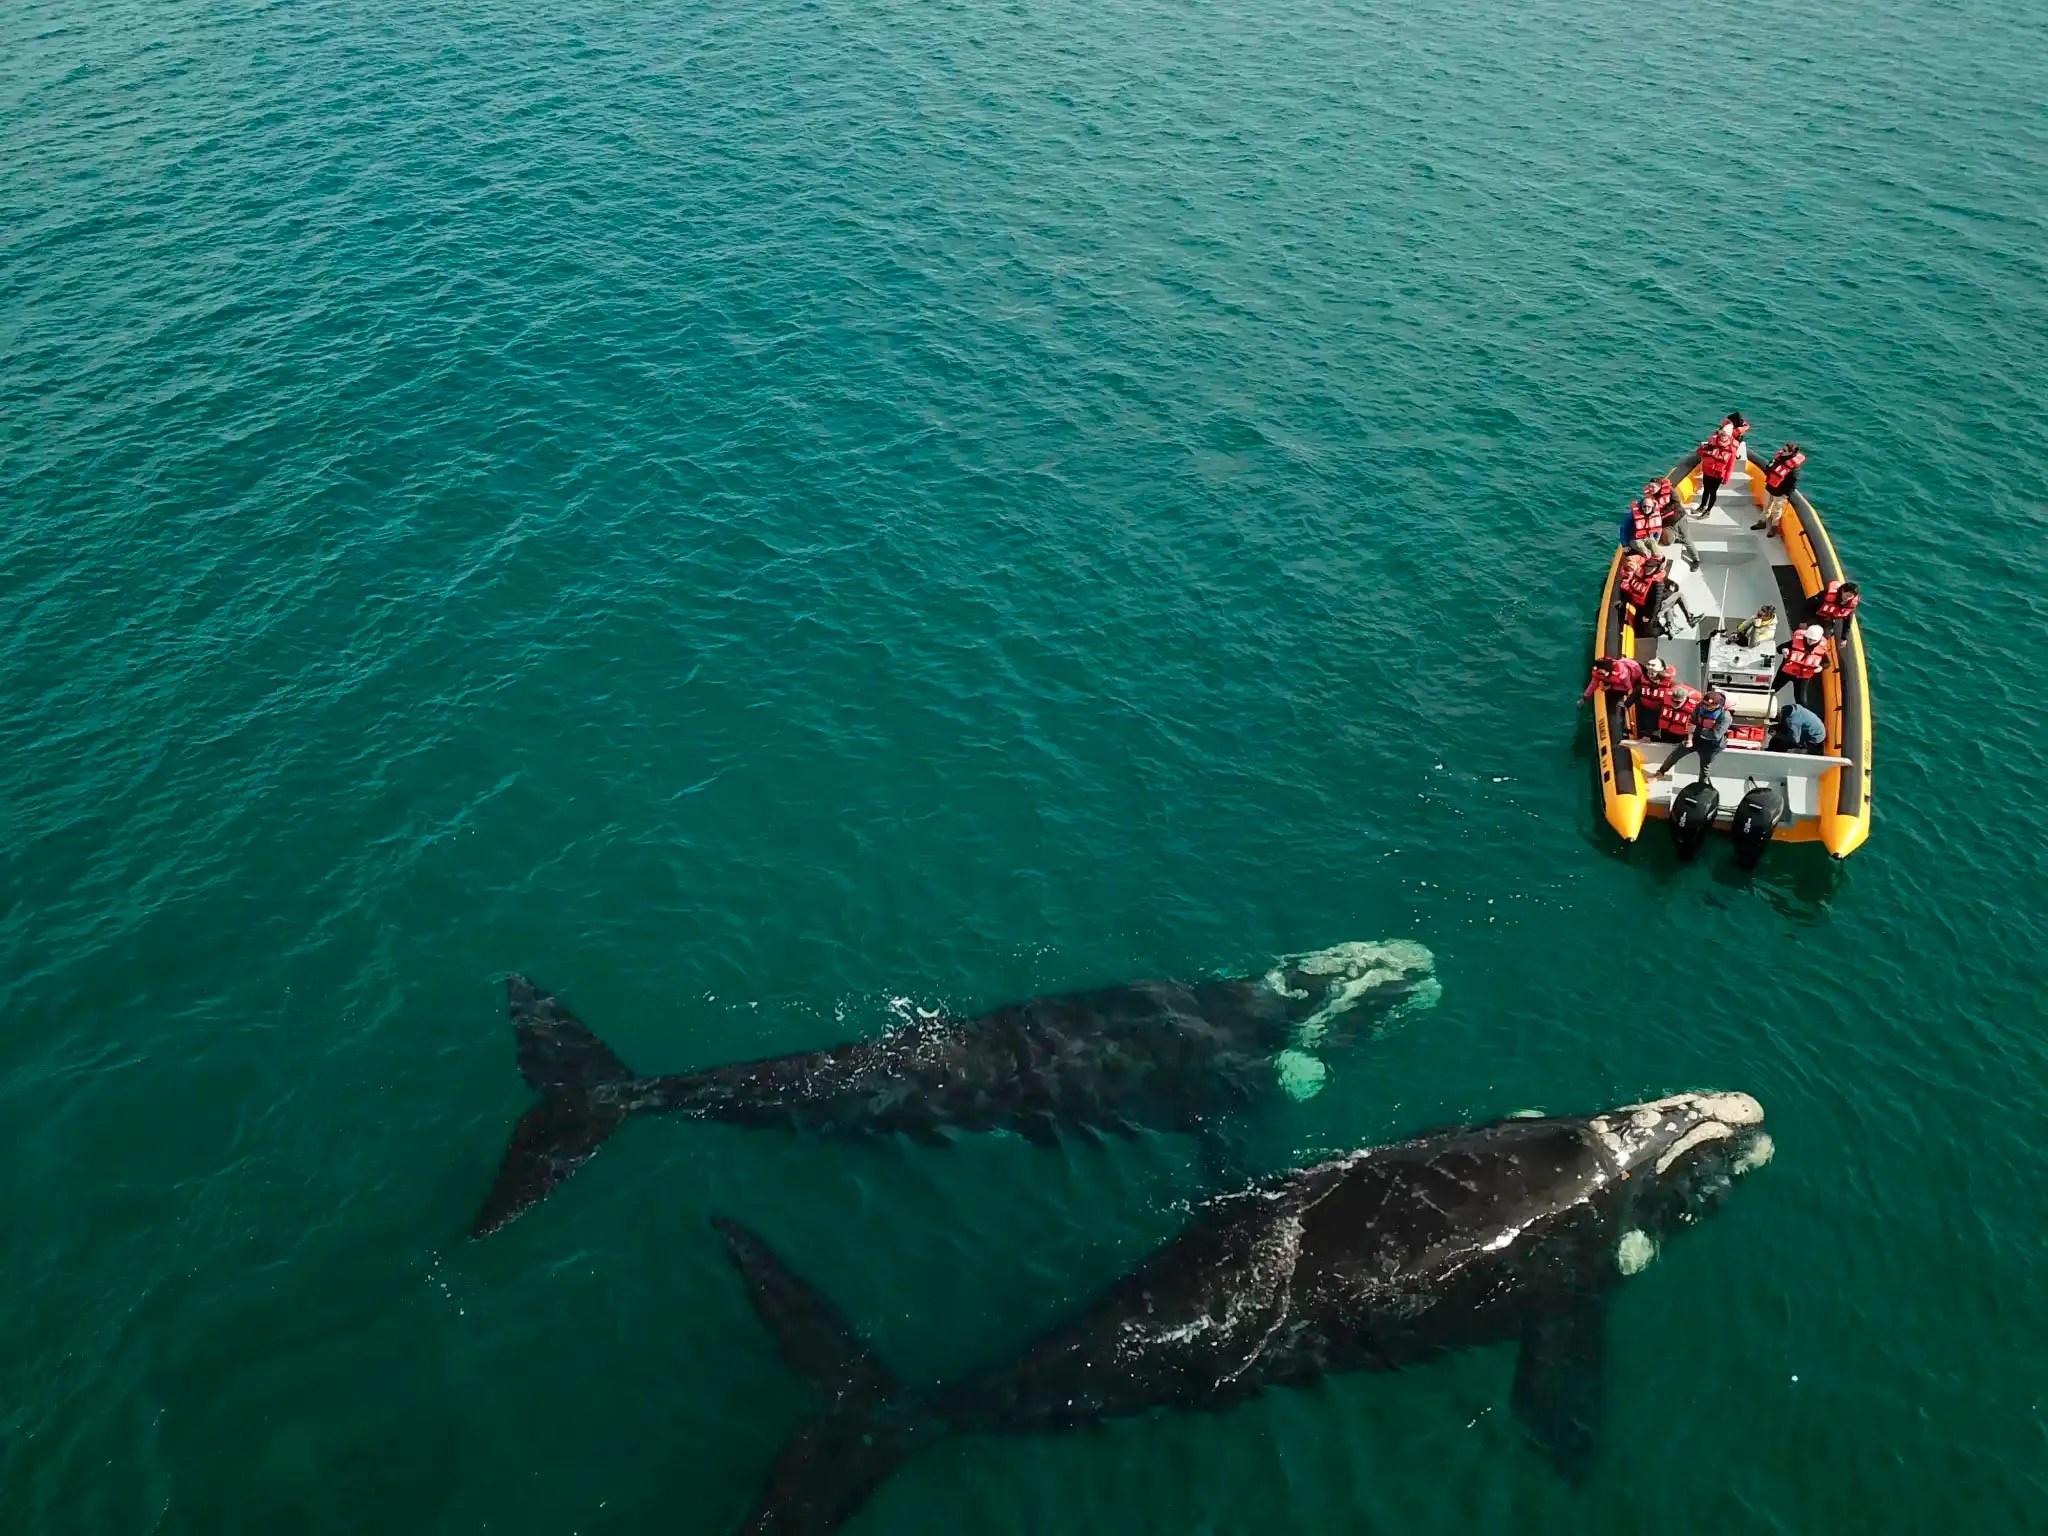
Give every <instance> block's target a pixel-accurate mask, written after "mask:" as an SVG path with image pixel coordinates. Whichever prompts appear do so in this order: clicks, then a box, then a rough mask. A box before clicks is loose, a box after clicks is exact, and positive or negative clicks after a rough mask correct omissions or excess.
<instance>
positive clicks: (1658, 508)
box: [1628, 497, 1664, 539]
mask: <svg viewBox="0 0 2048 1536" xmlns="http://www.w3.org/2000/svg"><path fill="white" fill-rule="evenodd" d="M1628 528H1629V532H1630V533H1631V534H1633V535H1634V536H1635V537H1637V538H1639V539H1654V538H1656V537H1657V536H1658V535H1660V534H1662V533H1663V532H1664V507H1663V504H1662V503H1661V502H1654V501H1644V500H1642V499H1641V498H1640V497H1638V498H1637V499H1636V500H1634V501H1632V502H1630V503H1629V504H1628Z"/></svg>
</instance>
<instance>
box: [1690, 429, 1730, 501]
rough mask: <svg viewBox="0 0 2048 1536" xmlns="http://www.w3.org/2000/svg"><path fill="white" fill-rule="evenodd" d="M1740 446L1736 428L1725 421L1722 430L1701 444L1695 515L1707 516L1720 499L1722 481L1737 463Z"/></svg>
mask: <svg viewBox="0 0 2048 1536" xmlns="http://www.w3.org/2000/svg"><path fill="white" fill-rule="evenodd" d="M1738 446H1739V444H1738V443H1737V442H1736V438H1735V428H1734V427H1732V426H1730V425H1729V424H1728V423H1727V422H1725V421H1724V422H1722V423H1721V430H1720V431H1718V432H1716V433H1715V434H1714V435H1713V436H1712V437H1710V438H1708V439H1707V440H1706V441H1705V442H1704V443H1701V444H1700V467H1699V476H1700V499H1699V502H1698V503H1697V504H1696V505H1695V506H1694V507H1693V509H1692V515H1693V516H1694V517H1705V516H1706V515H1707V514H1708V513H1709V512H1711V511H1713V510H1714V503H1715V502H1716V501H1717V500H1719V499H1720V495H1721V482H1722V481H1724V480H1726V479H1727V478H1728V472H1729V470H1730V469H1732V468H1733V467H1734V465H1735V450H1736V448H1737V447H1738Z"/></svg>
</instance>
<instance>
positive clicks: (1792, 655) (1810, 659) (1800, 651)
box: [1785, 633, 1828, 677]
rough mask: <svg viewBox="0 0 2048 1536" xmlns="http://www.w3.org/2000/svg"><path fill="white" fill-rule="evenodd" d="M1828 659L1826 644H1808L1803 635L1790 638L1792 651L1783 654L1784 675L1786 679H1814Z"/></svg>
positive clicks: (1823, 641)
mask: <svg viewBox="0 0 2048 1536" xmlns="http://www.w3.org/2000/svg"><path fill="white" fill-rule="evenodd" d="M1827 659H1828V643H1827V641H1825V640H1822V641H1821V642H1820V643H1819V644H1817V645H1816V644H1809V643H1808V641H1807V638H1806V636H1805V634H1804V633H1799V634H1795V635H1794V636H1793V637H1792V649H1791V650H1789V651H1787V652H1786V653H1785V675H1786V676H1787V677H1815V676H1818V675H1819V673H1820V669H1821V665H1822V663H1824V662H1825V661H1826V660H1827Z"/></svg>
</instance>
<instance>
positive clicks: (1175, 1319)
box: [716, 1093, 1770, 1536]
mask: <svg viewBox="0 0 2048 1536" xmlns="http://www.w3.org/2000/svg"><path fill="white" fill-rule="evenodd" d="M1762 1120H1763V1110H1762V1109H1761V1108H1760V1107H1759V1106H1758V1104H1757V1102H1756V1100H1754V1099H1752V1098H1750V1097H1749V1096H1748V1095H1746V1094H1739V1093H1728V1094H1683V1095H1679V1096H1677V1097H1674V1098H1669V1099H1661V1100H1658V1101H1656V1102H1655V1103H1651V1104H1644V1105H1634V1106H1630V1107H1627V1108H1623V1109H1617V1110H1613V1111H1610V1112H1608V1113H1606V1114H1603V1115H1595V1116H1590V1117H1581V1118H1556V1119H1543V1118H1528V1119H1509V1120H1502V1121H1496V1122H1494V1123H1492V1124H1488V1125H1478V1126H1469V1127H1463V1128H1459V1129H1454V1130H1447V1131H1441V1132H1436V1133H1433V1134H1430V1135H1425V1136H1420V1137H1417V1138H1415V1139H1414V1140H1411V1141H1405V1142H1401V1143H1399V1144H1396V1145H1393V1146H1385V1147H1377V1148H1372V1149H1369V1150H1366V1151H1361V1152H1357V1153H1354V1154H1352V1155H1350V1156H1348V1157H1344V1158H1339V1159H1337V1160H1335V1161H1333V1162H1327V1163H1323V1164H1320V1165H1318V1166H1316V1167H1312V1168H1306V1169H1303V1170H1301V1171H1299V1172H1296V1173H1291V1174H1288V1175H1285V1176H1283V1177H1281V1178H1279V1179H1276V1180H1273V1181H1271V1182H1269V1183H1267V1184H1265V1185H1263V1186H1260V1187H1257V1188H1254V1189H1251V1190H1249V1191H1247V1192H1245V1193H1243V1194H1238V1195H1233V1196H1229V1197H1227V1198H1224V1199H1220V1200H1217V1201H1215V1202H1213V1203H1212V1204H1210V1205H1209V1206H1208V1207H1206V1208H1205V1209H1204V1210H1202V1211H1201V1212H1200V1213H1199V1214H1198V1215H1197V1216H1196V1218H1195V1219H1194V1220H1193V1221H1192V1222H1191V1223H1190V1224H1189V1225H1188V1226H1187V1227H1186V1228H1185V1229H1184V1230H1183V1231H1182V1232H1181V1234H1180V1235H1179V1236H1178V1237H1176V1238H1175V1239H1173V1240H1172V1241H1171V1242H1169V1243H1167V1244H1166V1245H1165V1246H1164V1247H1162V1248H1160V1249H1158V1250H1157V1251H1156V1252H1154V1253H1153V1254H1152V1256H1151V1257H1150V1258H1148V1259H1147V1260H1146V1261H1145V1262H1144V1263H1143V1264H1142V1265H1140V1266H1139V1268H1138V1269H1137V1270H1135V1271H1134V1272H1133V1273H1131V1274H1130V1275H1128V1276H1126V1277H1125V1278H1124V1279H1123V1280H1121V1281H1119V1282H1117V1283H1116V1284H1115V1285H1113V1286H1112V1287H1111V1288H1110V1289H1109V1290H1108V1291H1107V1292H1105V1293H1104V1294H1103V1295H1102V1296H1101V1297H1099V1298H1098V1299H1097V1300H1096V1301H1094V1302H1093V1303H1092V1304H1090V1305H1089V1306H1086V1307H1084V1308H1082V1309H1081V1310H1080V1311H1079V1312H1077V1313H1076V1314H1074V1315H1073V1316H1072V1317H1071V1318H1069V1319H1068V1320H1067V1321H1066V1322H1065V1323H1063V1324H1061V1325H1059V1326H1057V1327H1055V1328H1054V1329H1052V1330H1051V1331H1050V1332H1048V1333H1046V1334H1045V1335H1043V1336H1042V1337H1041V1338H1039V1339H1038V1340H1037V1341H1036V1342H1035V1343H1033V1344H1031V1345H1030V1346H1029V1347H1028V1348H1027V1349H1026V1350H1025V1351H1024V1353H1023V1354H1022V1355H1021V1356H1018V1357H1016V1358H1013V1359H1007V1360H1003V1361H1000V1362H998V1363H996V1364H994V1365H992V1366H990V1367H989V1368H988V1369H986V1370H982V1371H978V1372H974V1373H971V1374H970V1375H968V1376H966V1377H964V1378H962V1379H961V1380H959V1381H956V1382H952V1383H948V1384H945V1385H942V1386H939V1387H936V1388H933V1389H930V1390H927V1391H911V1390H906V1389H905V1388H904V1387H903V1386H902V1385H901V1384H900V1383H899V1382H897V1381H896V1379H895V1378H894V1377H893V1376H892V1375H891V1374H890V1372H889V1370H888V1368H887V1367H886V1366H885V1365H883V1364H882V1363H881V1361H880V1360H878V1359H877V1358H876V1357H875V1355H874V1354H873V1353H872V1352H871V1351H870V1350H869V1349H868V1348H867V1346H866V1345H864V1344H863V1343H861V1342H860V1340H859V1339H858V1338H857V1337H855V1335H854V1333H853V1332H852V1330H851V1329H850V1328H849V1327H848V1326H847V1324H846V1323H845V1322H844V1320H843V1319H841V1318H840V1317H839V1316H838V1315H837V1314H836V1312H834V1310H833V1309H832V1307H831V1305H830V1303H829V1302H827V1301H826V1300H825V1298H824V1297H823V1296H822V1295H820V1294H819V1293H818V1292H817V1291H816V1290H814V1289H813V1288H812V1287H811V1286H810V1285H808V1284H807V1283H806V1282H805V1281H803V1280H802V1279H800V1278H799V1277H797V1276H796V1275H795V1274H793V1273H791V1271H790V1270H789V1269H788V1268H787V1267H786V1266H785V1265H784V1264H783V1263H782V1262H781V1261H780V1260H779V1259H778V1258H777V1257H776V1256H775V1254H773V1253H772V1252H771V1251H770V1250H769V1249H768V1247H767V1245H766V1244H765V1243H764V1242H763V1241H762V1240H761V1239H760V1238H759V1237H757V1236H755V1235H754V1234H753V1233H751V1232H749V1231H747V1230H746V1229H745V1228H743V1227H741V1226H739V1225H738V1224H736V1223H733V1222H729V1221H724V1220H720V1221H718V1222H717V1223H716V1224H717V1225H718V1227H719V1229H720V1231H721V1232H723V1233H724V1235H725V1238H726V1242H727V1246H728V1248H729V1250H730V1252H731V1256H732V1259H733V1262H734V1264H735V1265H736V1266H737V1267H738V1269H739V1271H740V1274H741V1275H742V1277H743V1278H744V1279H745V1281H746V1284H747V1288H748V1292H749V1294H750V1296H751V1298H752V1300H753V1302H754V1305H755V1307H756V1308H757V1310H758V1311H759V1312H760V1314H761V1316H762V1318H763V1319H764V1320H765V1321H766V1322H767V1324H768V1325H769V1327H770V1328H771V1330H772V1331H773V1332H774V1334H775V1336H776V1339H777V1341H778V1342H779V1344H780V1345H781V1347H782V1349H783V1352H784V1354H785V1355H786V1356H787V1358H788V1359H789V1361H790V1363H791V1364H792V1366H794V1367H795V1368H796V1370H797V1371H798V1372H800V1373H801V1374H802V1375H804V1376H805V1377H806V1378H807V1379H808V1380H809V1381H810V1383H811V1384H812V1386H813V1387H814V1389H815V1390H816V1391H817V1392H818V1394H819V1396H820V1398H821V1400H822V1409H821V1411H820V1412H819V1413H818V1415H817V1416H816V1417H815V1418H813V1419H812V1420H811V1421H810V1422H809V1423H808V1424H806V1425H805V1426H804V1427H803V1428H802V1429H801V1430H800V1431H799V1432H798V1434H797V1436H796V1438H795V1439H794V1440H793V1441H792V1442H791V1443H790V1444H789V1446H788V1447H787V1448H786V1449H785V1450H784V1452H783V1454H782V1456H781V1458H780V1459H779V1461H778V1462H777V1464H776V1467H775V1470H774V1472H773V1473H772V1474H771V1476H770V1479H769V1483H768V1486H767V1489H766V1491H765V1493H764V1495H763V1498H762V1500H761V1503H760V1505H759V1506H758V1508H757V1509H756V1511H755V1513H754V1515H753V1517H752V1518H751V1520H749V1522H748V1524H747V1526H746V1529H747V1531H749V1532H753V1533H763V1536H766V1533H774V1536H826V1533H829V1532H831V1531H835V1530H837V1529H838V1528H839V1526H840V1525H841V1524H842V1523H844V1522H845V1520H846V1519H847V1518H848V1517H849V1516H851V1515H852V1514H853V1513H854V1511H855V1510H856V1509H858V1508H859V1506H860V1505H861V1503H862V1502H863V1501H864V1500H865V1499H866V1498H867V1496H868V1494H869V1493H870V1492H871V1491H872V1490H873V1489H874V1487H875V1486H876V1485H877V1484H878V1483H880V1482H881V1481H882V1479H884V1478H885V1477H887V1476H888V1475H889V1473H890V1472H892V1471H893V1470H894V1469H895V1468H896V1466H897V1465H898V1464H900V1463H901V1461H902V1460H903V1458H904V1457H905V1456H907V1455H908V1454H909V1453H910V1452H911V1451H912V1450H914V1449H916V1448H917V1447H918V1446H920V1445H923V1444H925V1443H927V1442H929V1441H931V1440H934V1439H937V1438H940V1437H942V1436H945V1435H949V1434H959V1433H1016V1432H1041V1431H1049V1430H1057V1429H1064V1428H1068V1427H1071V1426H1075V1425H1080V1424H1086V1423H1091V1422H1094V1421H1097V1420H1101V1419H1105V1418H1111V1417H1115V1416H1118V1415H1125V1414H1136V1413H1142V1412H1145V1411H1147V1410H1150V1409H1154V1408H1161V1407H1172V1408H1187V1409H1208V1410H1213V1409H1219V1408H1227V1407H1229V1406H1230V1405H1232V1404H1233V1403H1237V1402H1240V1401H1243V1400H1244V1399H1246V1398H1249V1397H1252V1396H1254V1395H1256V1394H1258V1393H1260V1392H1263V1391H1266V1390H1267V1389H1268V1388H1272V1387H1290V1386H1304V1385H1307V1384H1309V1383H1311V1382H1314V1381H1316V1380H1317V1379H1318V1378H1320V1377H1322V1376H1324V1375H1326V1374H1328V1373H1331V1372H1337V1371H1389V1370H1398V1369H1401V1368H1402V1367H1404V1366H1409V1365H1413V1364H1416V1363H1418V1362H1421V1361H1424V1360H1428V1359H1430V1358H1431V1357H1432V1356H1435V1355H1438V1354H1441V1353H1442V1352H1444V1351H1446V1350H1451V1349H1457V1348H1463V1347H1466V1346H1470V1345H1480V1344H1494V1343H1508V1342H1512V1343H1516V1344H1518V1345H1519V1346H1520V1351H1521V1352H1520V1357H1519V1361H1518V1364H1517V1368H1516V1372H1515V1382H1514V1392H1513V1406H1514V1409H1515V1412H1516V1414H1517V1416H1518V1417H1519V1418H1520V1419H1521V1421H1522V1423H1523V1425H1524V1428H1525V1429H1526V1430H1527V1432H1528V1433H1529V1434H1530V1435H1531V1437H1532V1438H1533V1439H1534V1440H1535V1441H1536V1442H1537V1444H1538V1445H1539V1446H1540V1447H1541V1448H1542V1449H1543V1450H1545V1451H1546V1452H1548V1453H1549V1455H1550V1456H1551V1457H1552V1459H1553V1460H1554V1461H1555V1462H1556V1464H1557V1465H1558V1467H1559V1468H1560V1470H1561V1471H1563V1472H1564V1473H1565V1474H1566V1475H1567V1476H1571V1477H1574V1478H1575V1477H1576V1476H1578V1475H1579V1474H1580V1473H1581V1472H1582V1471H1583V1470H1584V1468H1585V1465H1586V1463H1587V1460H1588V1458H1589V1456H1590V1455H1591V1453H1592V1450H1593V1446H1594V1443H1595V1438H1596V1435H1597V1431H1598V1424H1599V1406H1600V1401H1601V1396H1602V1393H1601V1390H1600V1369H1599V1368H1600V1362H1601V1356H1602V1353H1603V1333H1604V1329H1603V1310H1604V1307H1603V1302H1604V1297H1605V1295H1606V1293H1607V1291H1608V1290H1609V1289H1610V1288H1611V1287H1612V1286H1613V1285H1614V1284H1615V1283H1616V1282H1617V1281H1618V1280H1619V1279H1620V1278H1621V1276H1623V1275H1624V1274H1630V1273H1633V1272H1634V1271H1635V1270H1637V1269H1640V1268H1641V1267H1642V1266H1643V1265H1644V1264H1645V1263H1647V1262H1648V1261H1649V1259H1650V1257H1651V1255H1652V1254H1654V1253H1655V1251H1656V1243H1657V1240H1658V1238H1659V1237H1660V1236H1662V1235H1664V1234H1666V1233H1668V1232H1670V1231H1671V1230H1673V1229H1674V1228H1675V1227H1678V1226H1680V1225H1683V1224H1685V1223H1686V1222H1689V1221H1690V1220H1692V1219H1693V1218H1694V1217H1695V1216H1696V1215H1698V1214H1699V1213H1700V1212H1701V1211H1703V1210H1705V1209H1709V1208H1711V1207H1712V1206H1714V1205H1716V1204H1718V1203H1719V1200H1720V1198H1721V1197H1722V1195H1723V1194H1724V1193H1725V1191H1726V1190H1727V1188H1728V1187H1729V1184H1730V1182H1731V1180H1732V1177H1733V1175H1735V1174H1738V1173H1741V1172H1744V1171H1746V1170H1747V1169H1748V1168H1751V1167H1754V1166H1756V1165H1757V1164H1759V1163H1761V1162H1764V1161H1766V1160H1767V1159H1768V1158H1769V1155H1770V1142H1769V1138H1768V1137H1766V1136H1765V1135H1764V1134H1763V1131H1762V1129H1761V1123H1762Z"/></svg>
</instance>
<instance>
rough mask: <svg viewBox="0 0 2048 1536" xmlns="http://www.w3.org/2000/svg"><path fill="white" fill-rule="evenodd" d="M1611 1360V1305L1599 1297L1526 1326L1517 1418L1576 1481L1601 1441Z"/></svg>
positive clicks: (1579, 1299) (1518, 1365)
mask: <svg viewBox="0 0 2048 1536" xmlns="http://www.w3.org/2000/svg"><path fill="white" fill-rule="evenodd" d="M1606 1358H1607V1306H1606V1302H1605V1300H1604V1299H1603V1298H1602V1297H1600V1296H1598V1295H1593V1294H1587V1295H1579V1296H1574V1297H1572V1298H1571V1299H1570V1300H1569V1301H1567V1302H1565V1303H1563V1304H1562V1305H1560V1306H1559V1307H1557V1308H1555V1309H1552V1310H1546V1311H1544V1312H1542V1313H1540V1314H1538V1315H1537V1316H1535V1317H1532V1318H1530V1319H1529V1320H1528V1321H1527V1322H1526V1323H1525V1324H1523V1327H1522V1353H1521V1358H1520V1359H1518V1360H1517V1361H1516V1362H1515V1388H1514V1398H1513V1403H1514V1410H1515V1416H1516V1417H1517V1418H1518V1419H1520V1420H1521V1421H1522V1428H1523V1429H1524V1430H1525V1431H1526V1432H1527V1434H1528V1436H1529V1438H1530V1439H1531V1440H1532V1441H1534V1442H1535V1444H1536V1447H1537V1449H1538V1450H1540V1451H1542V1452H1543V1453H1544V1455H1546V1456H1548V1457H1549V1458H1550V1463H1551V1465H1552V1466H1554V1467H1555V1468H1557V1471H1558V1475H1559V1476H1561V1477H1562V1478H1564V1480H1565V1481H1566V1482H1568V1483H1572V1484H1574V1485H1576V1484H1578V1483H1580V1482H1582V1481H1583V1480H1584V1479H1585V1476H1586V1471H1587V1469H1588V1468H1589V1467H1590V1466H1591V1465H1592V1460H1593V1451H1594V1448H1595V1447H1596V1446H1597V1444H1598V1443H1599V1438H1600V1428H1601V1419H1602V1417H1603V1414H1604V1409H1605V1406H1606V1400H1607V1384H1606V1370H1605V1366H1606Z"/></svg>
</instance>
